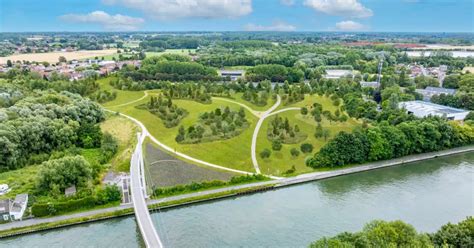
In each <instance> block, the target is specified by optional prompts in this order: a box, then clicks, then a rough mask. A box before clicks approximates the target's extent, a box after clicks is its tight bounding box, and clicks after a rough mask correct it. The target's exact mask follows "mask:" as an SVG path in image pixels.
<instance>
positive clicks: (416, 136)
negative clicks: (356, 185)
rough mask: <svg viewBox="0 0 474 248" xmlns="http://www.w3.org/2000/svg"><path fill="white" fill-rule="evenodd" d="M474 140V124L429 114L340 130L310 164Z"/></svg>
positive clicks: (334, 164) (333, 164) (384, 156)
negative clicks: (465, 123)
mask: <svg viewBox="0 0 474 248" xmlns="http://www.w3.org/2000/svg"><path fill="white" fill-rule="evenodd" d="M473 143H474V127H472V126H469V125H461V124H459V123H457V122H448V121H446V120H445V119H442V118H439V117H427V118H424V119H416V120H411V121H405V122H402V123H400V124H397V125H391V124H389V123H388V122H387V121H383V122H381V123H379V124H377V125H374V126H371V127H367V128H358V129H356V130H354V132H352V133H347V132H340V133H338V134H337V135H336V136H335V137H334V139H332V140H330V141H329V142H328V143H327V144H326V145H324V146H323V147H322V148H321V150H319V152H317V153H316V154H315V155H314V157H313V158H311V159H309V160H307V165H308V166H310V167H313V168H319V167H337V166H343V165H347V164H360V163H364V162H370V161H377V160H384V159H391V158H397V157H402V156H406V155H410V154H419V153H425V152H433V151H439V150H442V149H447V148H452V147H458V146H463V145H470V144H473Z"/></svg>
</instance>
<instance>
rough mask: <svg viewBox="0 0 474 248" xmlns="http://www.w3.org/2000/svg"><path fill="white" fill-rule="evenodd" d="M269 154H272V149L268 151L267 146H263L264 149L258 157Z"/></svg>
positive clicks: (268, 155) (267, 156) (264, 156)
mask: <svg viewBox="0 0 474 248" xmlns="http://www.w3.org/2000/svg"><path fill="white" fill-rule="evenodd" d="M270 155H272V151H270V149H268V148H265V149H263V151H262V152H260V157H261V158H264V159H265V158H269V157H270Z"/></svg>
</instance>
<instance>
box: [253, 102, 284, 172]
mask: <svg viewBox="0 0 474 248" xmlns="http://www.w3.org/2000/svg"><path fill="white" fill-rule="evenodd" d="M280 103H281V97H280V96H279V95H277V101H276V103H275V104H274V105H273V106H272V107H271V108H269V109H268V110H267V111H265V112H264V113H263V115H262V116H261V117H260V119H258V122H257V125H256V126H255V129H254V131H253V135H252V148H251V151H250V152H251V156H252V163H253V167H254V168H255V171H256V172H257V174H261V172H260V167H258V161H257V154H256V153H257V138H258V132H259V131H260V127H262V124H263V121H264V120H265V118H266V117H267V116H268V115H269V114H270V113H271V112H273V111H274V110H275V109H276V108H278V106H280ZM273 178H275V177H273Z"/></svg>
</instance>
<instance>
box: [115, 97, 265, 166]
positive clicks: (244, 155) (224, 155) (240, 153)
mask: <svg viewBox="0 0 474 248" xmlns="http://www.w3.org/2000/svg"><path fill="white" fill-rule="evenodd" d="M149 98H150V96H148V97H146V98H145V99H143V100H141V101H139V102H136V103H133V104H130V105H127V106H122V107H112V108H111V109H112V110H114V111H120V112H122V113H124V114H127V115H129V116H132V117H134V118H136V119H138V120H140V121H141V122H143V124H144V125H145V126H146V127H147V129H148V131H149V132H150V133H151V134H152V135H153V136H154V137H155V138H156V139H158V140H159V141H160V142H162V143H164V144H166V145H168V146H169V147H171V148H174V149H175V150H176V151H179V152H182V153H184V154H187V155H189V156H192V157H194V158H197V159H201V160H203V161H206V162H210V163H214V164H217V165H220V166H224V167H228V168H233V169H238V170H244V171H250V172H254V168H253V165H252V161H251V156H250V145H251V140H252V133H253V130H254V129H255V125H256V123H257V118H256V117H254V116H253V115H252V114H251V113H250V112H249V111H248V110H245V111H246V118H247V120H248V121H249V123H250V125H249V127H248V128H247V129H245V130H244V131H243V132H242V133H241V134H240V135H238V136H236V137H233V138H231V139H227V140H219V141H213V142H206V143H199V144H178V143H177V142H176V141H175V137H176V135H177V133H178V129H179V126H180V125H183V126H184V127H185V128H187V127H189V126H191V125H192V124H195V123H196V122H197V121H198V118H199V115H200V114H201V113H203V112H208V111H214V110H215V109H216V108H217V107H225V106H229V107H230V108H231V110H236V111H237V110H239V109H240V107H241V106H239V105H237V104H234V103H230V102H223V101H213V103H212V104H201V103H198V102H195V101H189V100H173V103H175V104H177V105H178V106H179V107H182V108H184V109H186V110H187V111H188V112H189V113H188V115H187V116H186V117H185V118H184V119H183V120H181V122H180V124H179V125H178V126H176V127H173V128H166V127H165V126H164V124H163V122H162V120H161V119H160V118H159V117H158V116H156V115H154V114H152V113H150V112H149V111H148V110H144V109H137V108H135V106H137V105H140V104H144V103H146V102H148V101H149Z"/></svg>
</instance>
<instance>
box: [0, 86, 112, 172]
mask: <svg viewBox="0 0 474 248" xmlns="http://www.w3.org/2000/svg"><path fill="white" fill-rule="evenodd" d="M0 117H1V118H0V119H1V121H0V134H1V135H0V146H1V147H3V149H2V150H1V151H0V168H1V170H10V169H15V168H19V167H21V166H23V165H25V164H27V163H28V160H29V159H35V158H37V157H44V156H47V155H48V154H50V153H51V152H52V151H56V150H63V149H66V148H69V147H71V146H75V145H78V146H79V147H81V146H84V145H85V144H87V143H88V142H87V140H88V139H89V138H88V134H90V133H88V132H83V130H85V129H87V128H88V127H90V126H94V125H96V124H97V123H98V122H100V121H102V120H103V119H104V112H103V111H102V109H101V107H100V106H99V105H98V104H96V103H94V102H92V101H90V100H88V99H85V98H82V97H81V96H80V95H77V94H72V93H69V92H61V93H56V92H53V91H50V92H45V91H41V92H37V93H36V94H33V95H30V96H27V97H25V98H23V99H21V100H19V101H17V102H16V103H15V104H14V105H12V106H10V107H8V108H3V109H1V110H0ZM98 142H99V143H100V139H99V141H98Z"/></svg>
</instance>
